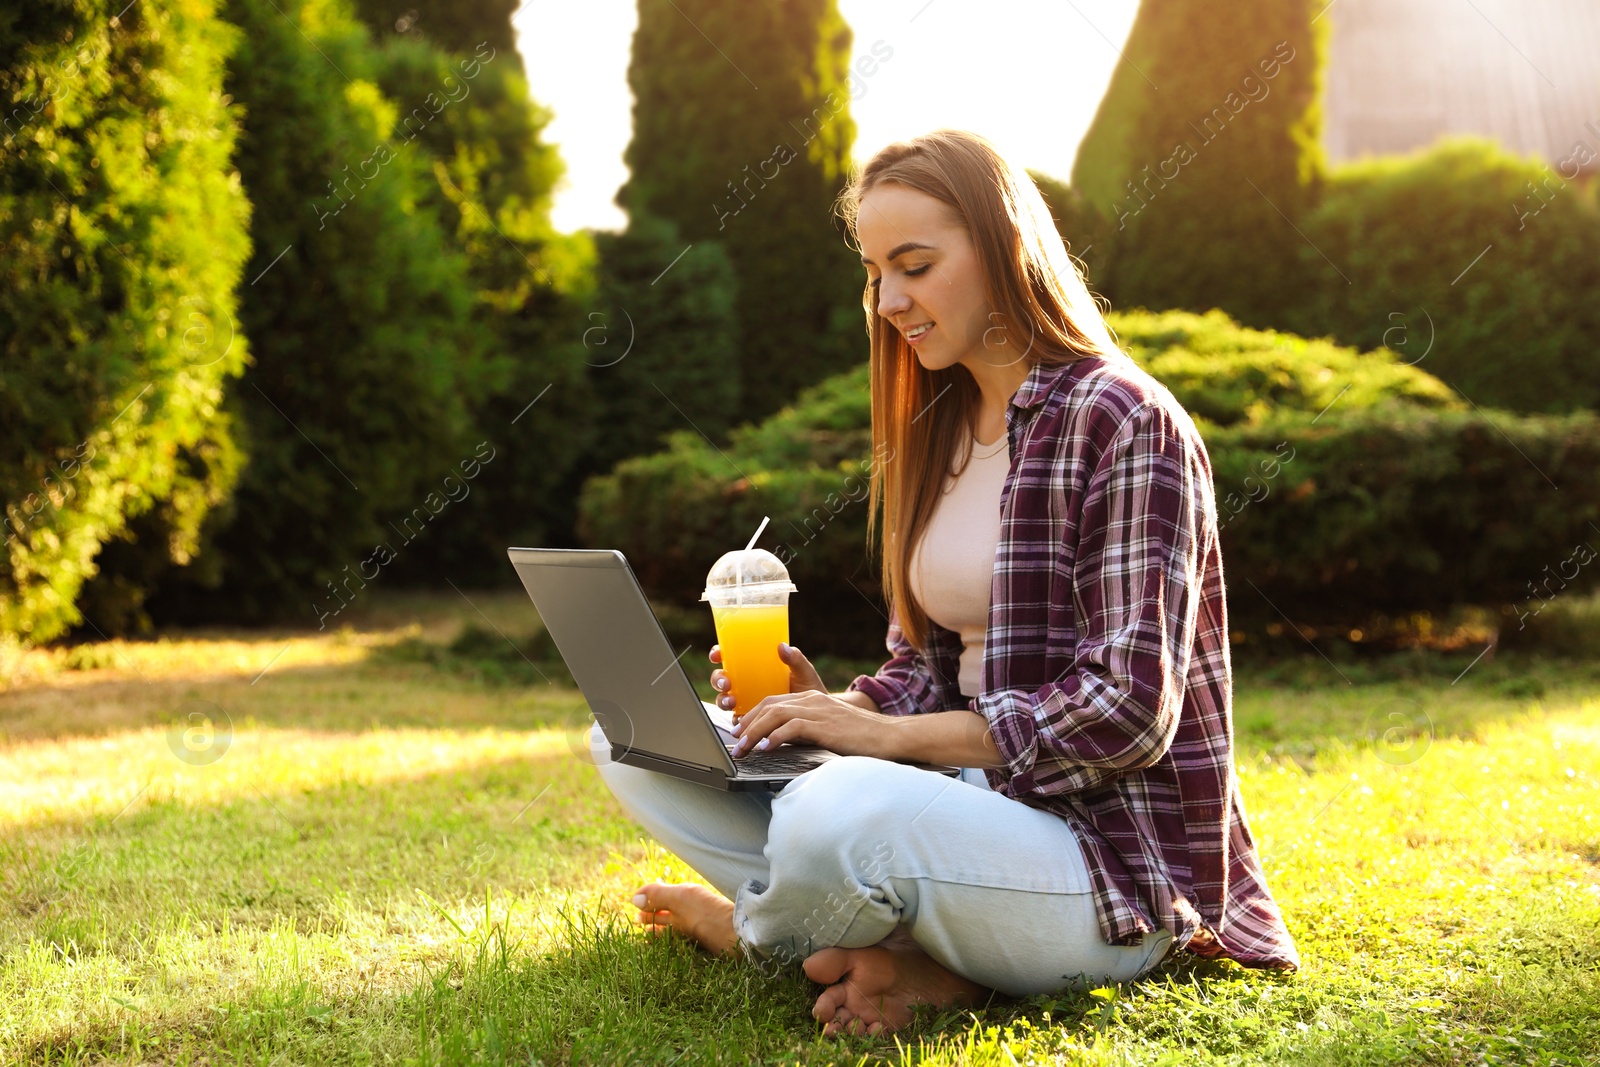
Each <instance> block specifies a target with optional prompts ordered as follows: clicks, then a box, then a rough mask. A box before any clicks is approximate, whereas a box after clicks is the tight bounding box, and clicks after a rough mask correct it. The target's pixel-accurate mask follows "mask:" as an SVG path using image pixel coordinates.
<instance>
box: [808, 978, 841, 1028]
mask: <svg viewBox="0 0 1600 1067" xmlns="http://www.w3.org/2000/svg"><path fill="white" fill-rule="evenodd" d="M844 998H845V988H844V986H842V985H831V986H829V987H828V988H827V989H824V990H823V991H822V995H821V996H819V997H817V1002H816V1003H815V1004H813V1005H812V1006H811V1017H812V1018H813V1019H816V1020H817V1021H818V1022H823V1023H828V1022H832V1021H833V1020H834V1019H836V1018H837V1017H838V1015H839V1009H840V1007H842V1006H843V1005H844Z"/></svg>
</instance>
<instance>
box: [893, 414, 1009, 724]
mask: <svg viewBox="0 0 1600 1067" xmlns="http://www.w3.org/2000/svg"><path fill="white" fill-rule="evenodd" d="M1008 444H1009V442H1008V441H1007V439H1006V435H1005V434H1003V433H1002V434H1001V435H1000V439H999V440H998V441H995V442H994V443H993V444H989V445H983V444H980V443H979V442H978V439H977V438H976V437H974V438H973V440H972V458H971V459H970V460H968V461H967V467H966V469H965V470H963V471H962V472H961V475H960V477H951V478H947V479H946V480H945V491H944V495H943V496H941V497H940V498H939V503H938V505H937V506H936V507H935V509H934V513H933V518H932V519H931V520H930V521H929V523H928V528H927V529H926V530H924V531H923V534H922V539H921V540H920V541H918V542H917V544H916V546H915V548H914V549H913V550H912V553H911V568H910V569H911V573H910V583H911V595H912V596H914V597H916V598H917V602H918V603H920V604H921V605H922V608H923V610H924V611H926V612H927V613H928V617H929V618H930V619H932V620H933V621H934V622H936V623H938V624H939V625H940V626H943V627H945V628H946V629H948V630H954V631H956V632H957V633H959V634H960V635H961V644H962V652H961V671H960V689H961V695H962V696H965V697H973V696H977V695H978V693H979V691H980V690H982V688H983V645H984V639H985V637H986V636H987V634H988V629H989V592H990V589H991V587H992V585H993V582H994V556H995V549H996V548H997V547H998V546H999V544H1000V491H1001V490H1002V489H1004V488H1005V484H1006V475H1007V473H1009V472H1010V470H1011V453H1010V449H1009V448H1008Z"/></svg>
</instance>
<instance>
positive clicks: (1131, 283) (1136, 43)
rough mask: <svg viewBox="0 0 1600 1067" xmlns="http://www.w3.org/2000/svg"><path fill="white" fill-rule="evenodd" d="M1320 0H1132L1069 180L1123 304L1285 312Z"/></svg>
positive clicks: (1314, 79)
mask: <svg viewBox="0 0 1600 1067" xmlns="http://www.w3.org/2000/svg"><path fill="white" fill-rule="evenodd" d="M1323 6H1324V3H1323V0H1255V2H1251V3H1245V4H1235V5H1217V4H1213V3H1208V2H1204V0H1142V2H1141V4H1140V6H1139V13H1138V17H1137V18H1136V20H1135V22H1134V25H1133V29H1132V31H1131V32H1130V34H1129V37H1128V43H1127V46H1126V48H1125V49H1124V59H1123V61H1122V62H1121V63H1119V64H1118V65H1117V68H1116V71H1115V72H1114V74H1113V75H1112V79H1111V86H1110V88H1109V89H1108V90H1107V92H1106V95H1105V97H1104V99H1102V100H1101V102H1100V108H1099V111H1098V112H1097V113H1096V115H1095V120H1094V123H1093V125H1092V126H1091V127H1090V129H1089V132H1088V133H1087V134H1086V135H1085V137H1084V140H1083V144H1082V145H1081V147H1080V148H1079V150H1078V156H1077V160H1076V162H1075V163H1074V165H1073V171H1072V185H1073V188H1075V189H1077V190H1078V191H1080V192H1081V193H1082V194H1083V195H1084V197H1085V198H1086V200H1087V201H1088V203H1089V204H1091V205H1092V206H1093V208H1094V209H1095V210H1096V211H1097V212H1099V213H1100V214H1101V215H1103V216H1104V217H1105V219H1106V220H1107V222H1108V223H1109V229H1110V231H1111V233H1112V241H1113V245H1114V251H1113V254H1112V256H1111V262H1110V265H1109V267H1108V269H1107V271H1106V276H1105V278H1103V279H1101V284H1102V285H1103V286H1104V290H1105V292H1106V293H1107V295H1109V296H1110V297H1112V299H1113V300H1114V301H1115V302H1116V303H1117V304H1118V305H1119V306H1130V305H1143V306H1149V307H1157V308H1161V307H1178V308H1188V309H1192V310H1196V311H1203V310H1206V309H1208V308H1211V307H1221V308H1223V309H1225V310H1227V311H1228V312H1230V313H1231V314H1233V315H1234V316H1235V317H1237V318H1239V319H1240V320H1241V321H1243V322H1245V323H1246V324H1249V325H1258V326H1265V325H1271V324H1273V323H1274V322H1281V321H1282V314H1283V311H1284V309H1285V308H1286V307H1288V306H1292V305H1293V304H1294V302H1295V301H1296V300H1298V299H1299V294H1300V292H1302V291H1303V289H1302V287H1303V286H1304V285H1305V283H1306V280H1305V276H1304V269H1303V267H1302V266H1301V261H1300V258H1299V255H1298V249H1299V246H1300V245H1301V244H1302V243H1303V240H1304V239H1303V238H1302V237H1300V236H1299V234H1297V233H1296V232H1295V229H1294V224H1293V221H1292V220H1298V219H1300V218H1302V217H1303V216H1304V214H1305V213H1306V211H1307V209H1308V206H1309V205H1311V204H1312V203H1314V202H1315V199H1316V195H1317V187H1318V184H1319V183H1320V181H1321V177H1322V173H1323V169H1324V167H1323V159H1322V152H1321V148H1320V145H1319V136H1320V127H1321V120H1320V109H1319V104H1318V92H1319V87H1320V84H1321V78H1322V57H1323V54H1324V52H1325V47H1326V45H1325V39H1326V34H1327V30H1328V27H1329V23H1328V22H1327V21H1326V20H1318V21H1313V20H1314V19H1315V17H1316V14H1317V12H1318V11H1319V10H1320V9H1321V8H1322V7H1323Z"/></svg>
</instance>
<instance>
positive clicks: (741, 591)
mask: <svg viewBox="0 0 1600 1067" xmlns="http://www.w3.org/2000/svg"><path fill="white" fill-rule="evenodd" d="M771 518H772V516H771V515H763V516H761V525H760V526H757V527H756V532H755V535H754V536H753V537H751V538H750V543H749V544H748V545H745V546H744V550H745V551H746V552H748V551H750V550H751V549H752V548H754V547H756V542H757V541H759V540H761V531H762V530H765V529H766V528H767V523H768V522H769V521H770V520H771ZM738 578H739V582H738V585H739V606H740V607H744V557H743V556H740V557H739V568H738Z"/></svg>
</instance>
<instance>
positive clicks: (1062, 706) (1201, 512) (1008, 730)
mask: <svg viewBox="0 0 1600 1067" xmlns="http://www.w3.org/2000/svg"><path fill="white" fill-rule="evenodd" d="M1189 433H1192V429H1191V430H1189ZM1197 441H1198V439H1197V438H1191V437H1190V436H1189V435H1188V433H1186V432H1185V428H1184V427H1181V426H1179V425H1178V424H1177V423H1176V422H1175V421H1174V418H1173V416H1172V414H1171V413H1170V412H1168V411H1167V410H1166V409H1165V408H1163V407H1162V406H1160V405H1159V404H1156V403H1152V404H1147V405H1145V406H1143V407H1140V408H1138V409H1137V410H1135V411H1133V412H1132V413H1130V414H1129V415H1128V416H1127V417H1126V418H1125V419H1124V420H1123V422H1122V423H1121V425H1120V426H1119V427H1118V429H1117V431H1116V432H1115V433H1114V434H1113V435H1112V437H1111V439H1110V440H1109V442H1108V444H1107V446H1106V447H1105V448H1104V449H1103V450H1102V451H1101V453H1100V456H1099V457H1098V459H1097V460H1095V461H1094V467H1093V469H1092V472H1091V473H1090V475H1089V478H1088V484H1087V486H1086V488H1085V490H1084V495H1083V501H1084V503H1083V508H1082V512H1081V517H1080V520H1079V523H1078V526H1077V531H1076V540H1075V543H1074V544H1070V545H1068V544H1063V545H1061V546H1060V548H1059V550H1060V551H1061V552H1062V553H1063V554H1070V556H1071V571H1070V573H1071V575H1072V598H1073V605H1074V610H1075V613H1076V624H1077V644H1076V647H1075V648H1074V649H1073V650H1072V652H1071V658H1070V662H1069V663H1067V664H1066V665H1065V667H1064V669H1063V670H1062V672H1061V676H1060V677H1058V678H1056V679H1055V680H1053V681H1051V682H1050V683H1049V684H1047V685H1045V686H1043V687H1042V688H1039V689H1032V690H1029V689H1017V688H1011V689H997V690H994V691H990V692H986V693H983V694H981V695H980V696H978V697H977V698H976V701H975V704H976V710H977V711H979V712H980V713H981V714H982V715H983V716H984V717H985V718H986V719H987V720H988V721H989V724H990V728H991V731H992V733H993V736H994V740H995V744H996V746H997V748H998V749H999V752H1000V755H1001V756H1002V757H1003V758H1004V759H1005V760H1006V764H1007V770H1006V773H1007V774H1008V776H1009V788H1008V792H1011V793H1012V794H1013V795H1017V794H1022V793H1035V794H1040V795H1048V794H1059V793H1069V792H1075V791H1080V790H1084V789H1088V788H1092V787H1094V786H1096V785H1099V784H1101V783H1103V782H1106V781H1108V780H1110V779H1113V778H1116V777H1118V776H1119V775H1122V774H1125V773H1127V772H1129V771H1135V770H1139V769H1141V768H1144V767H1148V766H1150V765H1151V764H1153V763H1155V762H1156V761H1157V760H1159V759H1160V758H1161V757H1162V756H1163V755H1164V754H1165V753H1166V751H1167V749H1168V747H1169V746H1170V745H1171V744H1172V738H1173V734H1174V732H1175V731H1176V729H1177V725H1178V718H1179V713H1180V711H1181V710H1182V707H1183V702H1184V685H1185V678H1186V677H1187V674H1188V670H1189V661H1190V655H1191V650H1192V647H1193V640H1194V631H1195V624H1196V618H1197V615H1198V611H1199V605H1200V599H1201V598H1200V589H1201V583H1200V575H1199V567H1200V553H1199V544H1200V538H1201V536H1202V534H1203V533H1205V531H1206V523H1207V521H1208V520H1207V514H1208V507H1209V505H1208V502H1209V500H1210V493H1211V489H1210V484H1209V481H1208V480H1207V478H1206V475H1205V471H1206V470H1207V467H1206V466H1205V461H1204V460H1203V458H1202V457H1201V456H1198V455H1197V454H1196V449H1197V447H1199V446H1198V444H1197ZM1209 521H1211V522H1212V523H1213V524H1214V521H1215V519H1214V516H1213V517H1212V518H1211V519H1210V520H1209ZM1213 536H1214V534H1213Z"/></svg>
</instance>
